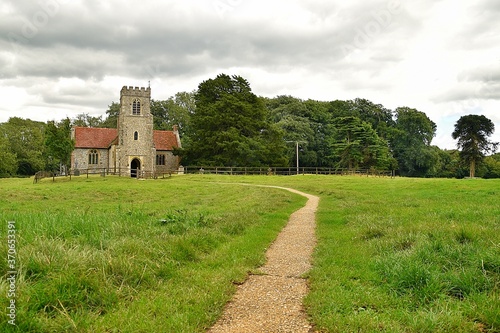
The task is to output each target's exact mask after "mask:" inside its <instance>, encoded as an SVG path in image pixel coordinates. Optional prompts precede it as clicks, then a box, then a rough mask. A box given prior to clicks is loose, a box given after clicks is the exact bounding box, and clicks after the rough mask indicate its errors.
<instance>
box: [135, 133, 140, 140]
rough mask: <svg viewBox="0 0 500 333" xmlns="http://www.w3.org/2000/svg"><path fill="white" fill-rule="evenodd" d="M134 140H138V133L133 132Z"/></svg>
mask: <svg viewBox="0 0 500 333" xmlns="http://www.w3.org/2000/svg"><path fill="white" fill-rule="evenodd" d="M134 140H139V133H137V131H136V132H134Z"/></svg>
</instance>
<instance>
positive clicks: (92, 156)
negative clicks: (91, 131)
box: [89, 149, 99, 165]
mask: <svg viewBox="0 0 500 333" xmlns="http://www.w3.org/2000/svg"><path fill="white" fill-rule="evenodd" d="M98 163H99V153H98V152H97V150H96V149H92V150H90V151H89V165H95V164H98Z"/></svg>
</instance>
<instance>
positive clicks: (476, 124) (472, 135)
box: [452, 114, 498, 177]
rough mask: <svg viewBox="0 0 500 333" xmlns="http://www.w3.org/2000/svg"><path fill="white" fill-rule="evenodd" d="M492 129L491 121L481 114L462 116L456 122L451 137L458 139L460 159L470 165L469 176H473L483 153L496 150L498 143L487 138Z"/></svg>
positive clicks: (493, 128) (493, 129) (493, 126)
mask: <svg viewBox="0 0 500 333" xmlns="http://www.w3.org/2000/svg"><path fill="white" fill-rule="evenodd" d="M494 131H495V125H494V124H493V122H492V121H491V120H490V119H488V118H486V117H485V116H483V115H474V114H471V115H467V116H462V117H460V119H458V121H457V122H456V124H455V130H454V131H453V133H452V137H453V139H455V140H458V142H457V146H458V148H459V149H460V157H461V159H462V160H463V161H464V162H466V163H468V164H469V166H470V169H469V176H470V177H474V176H475V173H476V166H477V164H478V163H479V162H480V161H482V159H483V158H484V156H485V154H487V153H489V152H494V151H495V150H496V147H497V145H498V143H495V142H492V141H490V140H489V139H488V137H490V136H491V135H492V134H493V132H494Z"/></svg>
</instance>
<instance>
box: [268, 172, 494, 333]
mask: <svg viewBox="0 0 500 333" xmlns="http://www.w3.org/2000/svg"><path fill="white" fill-rule="evenodd" d="M272 182H277V183H279V184H280V185H284V186H290V187H294V188H296V189H299V190H302V191H305V192H308V193H311V194H317V195H319V196H320V197H321V202H320V208H319V212H318V216H317V218H318V228H317V236H318V238H319V242H318V246H317V248H316V251H315V259H314V268H313V270H312V271H311V272H310V274H309V275H310V276H309V277H310V286H311V289H312V290H311V293H310V294H309V295H308V297H307V299H306V306H307V310H308V313H309V314H310V316H311V318H312V321H313V322H314V323H315V325H316V329H317V330H318V331H320V332H500V181H498V180H481V179H465V180H451V179H405V178H395V179H390V178H366V177H325V176H323V177H319V176H318V177H314V176H299V177H288V178H282V179H279V178H275V179H274V180H273V181H272Z"/></svg>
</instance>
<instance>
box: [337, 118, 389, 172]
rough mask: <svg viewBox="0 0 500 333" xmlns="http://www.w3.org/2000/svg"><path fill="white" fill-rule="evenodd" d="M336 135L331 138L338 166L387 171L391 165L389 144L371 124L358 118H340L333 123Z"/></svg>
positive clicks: (350, 168)
mask: <svg viewBox="0 0 500 333" xmlns="http://www.w3.org/2000/svg"><path fill="white" fill-rule="evenodd" d="M333 126H334V128H335V135H334V136H333V137H332V138H330V140H331V145H332V147H333V152H334V155H333V156H331V157H332V158H334V159H335V160H336V161H337V162H338V166H340V167H342V168H348V169H349V170H355V169H358V168H371V167H375V168H380V169H385V168H387V167H388V164H389V160H390V157H389V149H388V145H387V142H386V141H385V140H383V139H381V138H379V136H378V135H377V133H376V132H375V130H374V129H373V128H372V126H371V125H370V124H369V123H366V122H364V121H362V120H361V119H359V118H357V117H352V116H350V117H340V118H336V119H334V121H333Z"/></svg>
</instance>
